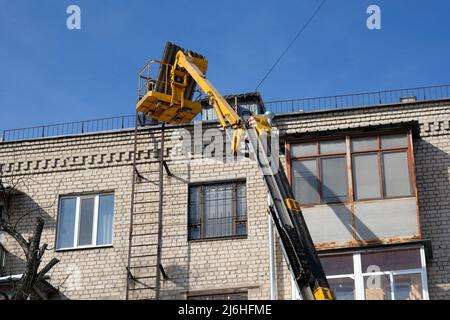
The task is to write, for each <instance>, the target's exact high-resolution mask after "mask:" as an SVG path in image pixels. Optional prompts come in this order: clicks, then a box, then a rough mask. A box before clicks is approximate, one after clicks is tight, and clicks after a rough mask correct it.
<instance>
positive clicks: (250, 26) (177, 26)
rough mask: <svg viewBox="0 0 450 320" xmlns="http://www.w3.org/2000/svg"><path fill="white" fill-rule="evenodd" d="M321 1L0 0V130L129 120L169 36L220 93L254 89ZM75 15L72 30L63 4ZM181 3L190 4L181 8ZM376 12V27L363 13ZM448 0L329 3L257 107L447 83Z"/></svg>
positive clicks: (271, 78) (275, 74) (271, 80)
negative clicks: (195, 57) (140, 81)
mask: <svg viewBox="0 0 450 320" xmlns="http://www.w3.org/2000/svg"><path fill="white" fill-rule="evenodd" d="M320 1H321V0H297V1H282V0H278V1H262V0H259V1H256V0H255V1H253V0H249V1H244V0H240V1H238V0H228V1H212V0H204V1H203V0H202V1H190V2H187V1H181V0H180V1H175V0H174V1H161V0H158V1H156V0H147V1H144V0H142V1H141V0H129V1H119V0H89V1H88V0H85V1H77V0H71V1H64V0H41V1H31V0H30V1H24V0H0V110H1V115H0V132H1V131H2V130H3V129H8V128H17V127H28V126H34V125H42V124H52V123H60V122H66V121H75V120H84V119H92V118H100V117H109V116H115V115H122V114H132V113H133V112H134V103H135V100H136V92H137V88H136V87H137V76H136V72H137V70H138V69H139V68H140V67H141V66H142V65H143V64H144V63H145V61H146V60H147V59H150V58H160V56H161V54H162V51H163V48H164V44H165V42H166V41H168V40H170V41H172V42H175V43H177V44H179V45H181V46H183V47H185V48H190V49H192V50H195V51H197V52H200V53H202V54H204V55H205V56H206V57H207V58H208V59H209V61H210V62H209V69H208V76H209V78H210V79H211V81H212V82H213V83H214V84H215V86H216V87H217V88H218V89H219V90H220V91H221V92H222V93H223V94H230V93H239V92H245V91H253V90H254V89H255V87H256V85H257V84H258V82H259V81H260V80H261V78H262V77H263V75H264V73H265V72H266V71H267V70H268V68H269V67H270V66H271V64H272V63H273V62H274V61H275V59H276V58H277V57H278V56H279V54H280V53H281V52H282V51H283V49H284V48H285V47H286V46H287V44H288V43H289V42H290V41H291V40H292V38H293V37H294V36H295V34H296V33H297V31H298V30H299V29H300V27H301V26H302V25H303V23H304V22H305V21H306V20H307V18H308V17H309V16H310V15H311V13H312V11H313V10H314V9H315V8H316V7H317V6H318V4H319V3H320ZM70 4H77V5H79V6H80V8H81V19H82V21H81V27H82V28H81V30H68V29H67V28H66V18H67V16H68V15H67V14H66V8H67V6H69V5H70ZM189 4H190V5H189ZM370 4H376V5H379V6H380V7H381V14H382V16H381V18H382V29H381V30H369V29H367V27H366V19H367V17H368V15H367V13H366V9H367V7H368V6H369V5H370ZM449 13H450V1H448V0H433V1H425V0H413V1H411V0H395V1H392V0H390V1H389V0H370V1H366V0H345V1H344V0H328V1H327V3H326V4H325V6H324V7H323V8H322V11H321V12H320V13H319V14H318V15H317V17H316V18H315V19H314V21H313V22H312V23H311V24H310V25H309V27H308V29H307V30H306V31H305V32H304V33H303V35H302V36H301V37H300V38H299V39H298V40H297V42H296V43H295V44H294V45H293V46H292V47H291V49H290V50H289V52H288V53H287V54H286V55H285V56H284V58H283V60H282V61H281V62H280V64H279V65H278V66H277V68H276V69H275V70H274V71H273V72H272V74H271V75H270V76H269V78H268V79H267V80H266V81H265V82H264V84H263V85H262V86H261V88H260V92H261V94H262V96H263V98H264V100H266V101H269V100H278V99H288V98H299V97H314V96H324V95H334V94H345V93H353V92H364V91H372V90H384V89H395V88H403V87H414V86H426V85H435V84H447V83H450V63H449V57H450V41H449V40H450V39H449V38H450V19H448V14H449Z"/></svg>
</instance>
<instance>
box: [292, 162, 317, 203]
mask: <svg viewBox="0 0 450 320" xmlns="http://www.w3.org/2000/svg"><path fill="white" fill-rule="evenodd" d="M292 170H293V177H292V180H293V181H292V185H293V189H294V195H295V198H296V199H297V200H298V201H299V202H300V205H304V204H316V203H319V193H318V191H317V187H318V180H317V167H316V160H302V161H297V160H295V161H292Z"/></svg>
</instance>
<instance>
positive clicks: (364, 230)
mask: <svg viewBox="0 0 450 320" xmlns="http://www.w3.org/2000/svg"><path fill="white" fill-rule="evenodd" d="M280 168H281V164H280ZM302 169H303V170H304V172H306V173H307V174H308V176H315V173H313V172H312V171H310V170H309V169H308V168H306V167H304V168H302ZM304 181H307V180H304ZM308 183H309V185H310V186H311V187H312V188H316V186H314V185H312V184H311V182H310V181H308ZM320 188H321V190H322V194H327V195H328V197H329V198H335V199H338V198H339V196H338V195H337V194H336V193H335V192H334V191H333V190H331V189H330V188H328V187H327V186H325V185H323V184H321V185H320ZM348 196H349V195H348ZM299 202H300V201H299ZM345 204H346V203H344V202H342V203H333V204H327V203H324V204H321V205H326V206H327V207H328V208H330V209H331V210H332V211H333V212H334V214H335V216H336V217H337V218H338V219H339V221H340V222H341V223H342V225H343V226H344V227H345V228H346V229H347V231H348V232H349V233H350V234H353V235H355V237H356V239H355V240H379V238H378V236H377V235H376V234H375V233H374V232H373V231H372V230H371V229H370V228H369V227H368V226H367V225H366V224H364V222H362V221H361V220H360V219H359V218H358V217H357V216H356V215H355V214H353V212H352V211H351V210H350V209H348V208H347V207H346V206H345ZM336 205H340V206H339V209H342V210H344V211H345V212H344V214H343V213H342V212H339V211H338V210H337V208H338V206H336ZM345 216H347V217H351V218H350V219H349V220H346V219H345V218H344V217H345ZM352 219H353V220H354V222H355V226H357V228H356V229H355V228H354V227H353V225H352ZM363 235H364V236H363Z"/></svg>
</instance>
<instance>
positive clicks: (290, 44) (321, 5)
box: [255, 0, 327, 91]
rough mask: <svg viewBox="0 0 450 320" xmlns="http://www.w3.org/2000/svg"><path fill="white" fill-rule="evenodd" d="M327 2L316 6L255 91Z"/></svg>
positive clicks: (324, 0) (325, 0)
mask: <svg viewBox="0 0 450 320" xmlns="http://www.w3.org/2000/svg"><path fill="white" fill-rule="evenodd" d="M325 2H327V0H323V1H322V2H321V3H320V5H319V6H318V7H317V8H316V10H315V11H314V13H313V14H312V15H311V17H309V19H308V21H306V23H305V24H304V25H303V27H302V28H301V29H300V30H299V31H298V32H297V35H296V36H295V38H294V39H293V40H292V41H291V43H289V45H288V46H287V47H286V49H284V51H283V53H282V54H281V55H280V56H279V57H278V59H277V60H276V61H275V63H274V64H273V65H272V67H270V69H269V71H267V73H266V74H265V75H264V77H263V78H262V80H261V81H260V82H259V84H258V86H257V87H256V89H255V91H257V90H258V88H259V87H260V86H261V84H262V83H263V82H264V80H266V78H267V77H268V76H269V74H270V73H271V72H272V70H273V69H275V67H276V66H277V64H278V63H279V62H280V60H281V59H282V58H283V56H284V55H285V54H286V52H288V50H289V49H290V48H291V46H292V45H293V44H294V42H295V41H296V40H297V38H298V37H299V36H300V35H301V34H302V33H303V31H305V30H306V28H307V27H308V25H309V24H310V23H311V21H312V20H313V19H314V17H315V16H316V15H317V14H318V13H319V11H320V9H322V7H323V5H324V4H325Z"/></svg>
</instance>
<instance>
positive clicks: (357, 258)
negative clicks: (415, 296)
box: [327, 246, 430, 300]
mask: <svg viewBox="0 0 450 320" xmlns="http://www.w3.org/2000/svg"><path fill="white" fill-rule="evenodd" d="M407 249H420V262H421V267H420V268H415V269H405V270H396V271H380V272H369V273H367V272H362V270H361V253H360V252H355V253H353V268H354V269H353V271H354V273H351V274H338V275H332V276H327V279H340V278H351V279H354V280H355V298H356V300H365V299H366V297H365V289H364V276H374V275H387V276H389V279H390V280H389V284H390V285H391V300H395V292H394V286H393V284H394V283H393V277H394V276H396V275H405V274H420V276H421V282H422V300H429V299H430V297H429V294H428V282H427V268H426V261H425V249H424V247H423V246H422V247H419V248H417V247H416V248H405V250H407ZM397 250H398V251H401V250H402V249H397Z"/></svg>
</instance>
